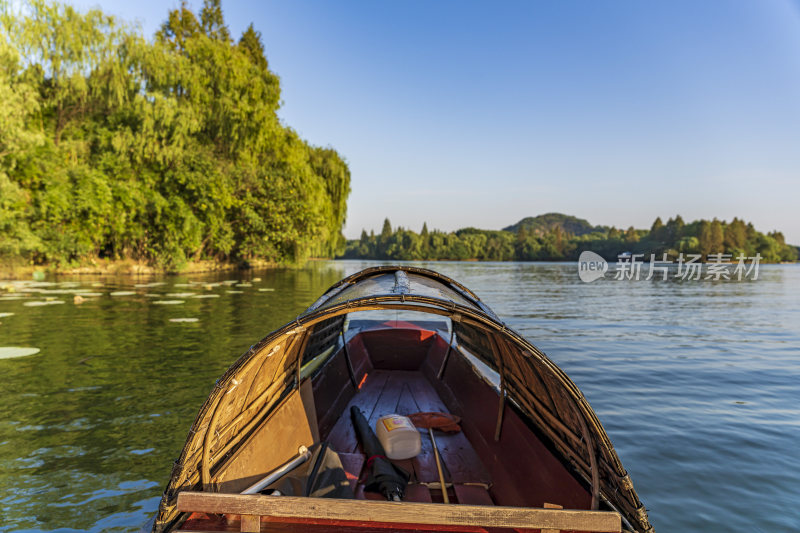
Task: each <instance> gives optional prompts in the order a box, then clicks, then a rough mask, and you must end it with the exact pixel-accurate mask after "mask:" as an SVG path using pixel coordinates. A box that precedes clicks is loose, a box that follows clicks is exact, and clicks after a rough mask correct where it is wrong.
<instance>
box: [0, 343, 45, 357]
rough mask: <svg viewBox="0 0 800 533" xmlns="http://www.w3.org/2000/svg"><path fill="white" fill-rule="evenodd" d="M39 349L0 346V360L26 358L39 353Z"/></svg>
mask: <svg viewBox="0 0 800 533" xmlns="http://www.w3.org/2000/svg"><path fill="white" fill-rule="evenodd" d="M40 351H41V350H39V348H22V347H20V346H0V359H13V358H15V357H26V356H28V355H34V354H37V353H39V352H40Z"/></svg>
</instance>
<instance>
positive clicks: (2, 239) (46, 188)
mask: <svg viewBox="0 0 800 533" xmlns="http://www.w3.org/2000/svg"><path fill="white" fill-rule="evenodd" d="M279 105H280V84H279V80H278V78H277V76H276V75H275V74H274V73H273V72H271V71H270V70H269V68H268V63H267V59H266V57H265V55H264V48H263V45H262V42H261V38H260V34H259V32H257V31H255V29H254V28H253V27H252V25H251V26H250V27H249V28H248V29H247V31H245V32H244V34H243V35H242V36H241V38H240V39H239V40H238V41H234V40H232V38H231V36H230V33H229V30H228V28H227V27H226V25H225V22H224V19H223V17H222V10H221V7H220V2H219V0H205V2H204V4H203V7H202V10H201V11H200V13H199V14H195V13H193V12H192V11H190V10H189V9H188V8H187V7H186V5H185V4H183V5H181V6H180V7H179V8H178V9H175V10H173V11H171V12H169V14H168V17H167V20H166V21H165V22H164V23H163V25H162V26H161V29H160V30H159V31H158V33H157V34H156V36H155V38H154V39H152V40H151V41H148V40H146V39H144V38H143V37H142V36H141V35H140V34H138V32H137V31H134V30H133V29H131V28H129V27H128V26H126V25H125V24H121V23H119V22H117V21H116V20H115V19H114V18H113V17H110V16H107V15H105V14H103V13H102V12H100V11H98V10H90V11H88V12H85V13H83V12H79V11H77V10H75V9H74V8H72V7H71V6H69V5H64V4H59V3H50V2H45V1H43V0H30V1H27V2H24V3H23V4H22V5H21V6H20V5H19V4H18V3H16V2H15V3H13V4H10V3H6V2H4V1H3V0H0V260H15V259H16V260H24V261H25V262H30V263H34V264H44V263H60V264H64V263H67V264H70V263H72V264H74V263H80V262H85V261H87V260H91V259H92V258H96V257H108V258H111V259H136V260H144V261H148V262H150V263H152V264H154V265H157V266H161V267H163V268H167V269H174V268H179V267H180V266H181V265H183V264H184V263H185V262H186V261H188V260H192V259H214V260H221V261H247V260H252V259H263V260H268V261H276V262H294V261H298V260H302V259H304V258H307V257H309V256H332V255H334V254H335V253H337V251H341V250H342V249H343V247H344V238H343V237H342V234H341V228H342V226H343V224H344V219H345V211H346V201H347V197H348V195H349V192H350V173H349V170H348V167H347V164H346V163H345V162H344V161H343V160H342V158H341V157H340V156H339V155H338V154H337V153H336V152H335V151H334V150H332V149H327V148H318V147H313V146H310V145H309V144H307V143H306V142H304V141H303V140H302V139H300V138H299V137H298V135H297V133H296V132H294V131H293V130H292V129H290V128H288V127H286V126H285V125H283V124H281V122H280V120H279V118H278V116H277V110H278V107H279Z"/></svg>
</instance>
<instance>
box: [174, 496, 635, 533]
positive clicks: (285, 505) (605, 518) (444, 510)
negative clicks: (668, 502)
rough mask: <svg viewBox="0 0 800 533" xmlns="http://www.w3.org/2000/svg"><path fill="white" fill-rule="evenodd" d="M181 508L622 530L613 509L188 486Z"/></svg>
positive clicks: (403, 521) (180, 500)
mask: <svg viewBox="0 0 800 533" xmlns="http://www.w3.org/2000/svg"><path fill="white" fill-rule="evenodd" d="M177 508H178V510H179V511H183V512H205V513H218V514H238V515H249V516H267V517H270V518H272V519H280V518H309V519H321V520H346V521H354V522H356V521H363V522H393V523H400V524H420V525H427V524H434V525H462V526H479V527H487V528H526V529H542V528H550V529H563V530H572V531H587V532H599V533H609V532H620V531H622V522H621V518H620V515H619V514H618V513H617V512H615V511H579V510H570V509H563V510H562V509H542V508H530V507H502V506H489V505H468V504H458V505H443V504H435V503H413V502H388V501H376V500H339V499H334V498H303V497H295V496H277V497H276V496H262V495H240V494H215V493H207V492H190V491H184V492H181V493H180V494H178V503H177Z"/></svg>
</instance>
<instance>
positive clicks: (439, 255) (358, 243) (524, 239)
mask: <svg viewBox="0 0 800 533" xmlns="http://www.w3.org/2000/svg"><path fill="white" fill-rule="evenodd" d="M559 217H560V218H559ZM537 219H539V220H537ZM559 220H560V221H563V222H564V223H565V224H562V223H560V222H559ZM575 221H580V222H585V221H582V220H581V219H576V218H574V217H569V216H566V215H559V214H558V213H549V214H547V215H542V216H541V217H536V218H527V219H523V220H522V221H520V222H519V223H517V224H515V225H513V226H511V227H513V228H516V231H514V232H511V231H506V230H502V231H492V230H479V229H475V228H466V229H460V230H458V231H456V232H454V233H443V232H440V231H428V227H427V225H423V227H422V231H421V232H420V233H416V232H414V231H411V230H407V229H403V228H396V229H392V225H391V223H390V222H389V220H388V219H387V220H385V221H384V223H383V230H382V231H381V233H380V234H379V235H375V234H374V233H373V234H369V235H368V234H367V232H366V231H362V232H361V238H360V239H359V240H354V241H348V243H347V250H346V251H345V254H344V257H349V258H364V259H399V260H414V259H422V260H448V259H449V260H478V261H563V260H576V259H577V258H578V256H579V255H580V253H581V252H583V251H584V250H591V251H594V252H596V253H598V254H600V255H601V256H603V257H604V258H606V259H607V260H616V258H617V256H618V255H619V254H622V253H625V252H630V253H635V254H645V258H646V259H649V257H650V254H656V258H657V259H661V258H662V257H663V255H662V254H664V253H666V254H667V256H668V257H669V258H671V259H673V260H674V259H676V258H677V257H678V255H679V254H681V253H684V254H702V256H703V259H707V257H708V254H716V253H728V254H731V256H732V258H733V259H734V260H735V258H736V257H738V256H739V255H740V254H744V255H745V256H746V257H753V256H755V254H756V253H759V254H761V257H762V261H764V262H779V261H795V260H797V257H798V249H797V248H796V247H794V246H789V245H787V244H786V241H785V240H784V237H783V234H781V233H780V232H777V231H775V232H772V233H768V234H766V235H765V234H763V233H761V232H758V231H756V229H755V228H754V227H753V224H751V223H747V224H746V223H745V222H743V221H741V220H739V219H738V218H734V219H733V221H732V222H729V223H726V222H721V221H719V220H717V219H714V220H712V221H710V222H709V221H708V220H698V221H696V222H692V223H691V224H685V223H684V222H683V219H682V218H681V217H680V215H679V216H677V217H675V218H674V219H673V218H670V219H669V220H668V221H667V223H666V224H664V223H663V222H662V221H661V219H660V218H657V219H656V220H655V222H653V225H652V227H651V228H650V230H637V229H634V228H633V227H630V228H628V229H627V230H624V231H623V230H618V229H616V228H613V227H612V228H605V227H600V226H598V227H595V228H594V229H593V231H591V232H590V233H583V234H582V235H574V234H573V233H571V232H570V231H568V230H565V229H564V228H563V225H570V224H575ZM586 226H588V227H589V228H592V226H591V225H589V224H588V223H585V225H584V227H586ZM568 227H569V226H568Z"/></svg>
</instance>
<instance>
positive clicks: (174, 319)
mask: <svg viewBox="0 0 800 533" xmlns="http://www.w3.org/2000/svg"><path fill="white" fill-rule="evenodd" d="M198 320H200V319H199V318H170V319H169V321H170V322H197V321H198Z"/></svg>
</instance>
